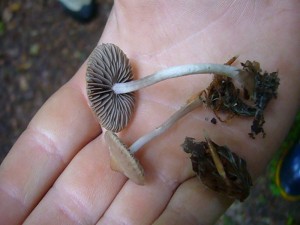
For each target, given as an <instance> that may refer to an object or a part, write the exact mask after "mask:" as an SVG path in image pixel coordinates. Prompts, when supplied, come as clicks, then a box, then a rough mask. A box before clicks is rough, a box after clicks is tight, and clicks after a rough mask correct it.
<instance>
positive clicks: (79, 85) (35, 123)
mask: <svg viewBox="0 0 300 225" xmlns="http://www.w3.org/2000/svg"><path fill="white" fill-rule="evenodd" d="M299 8H300V4H299V1H296V0H295V1H254V0H251V1H250V0H249V1H242V0H240V1H238V0H236V1H199V0H195V1H189V3H187V2H186V1H165V0H164V1H140V0H136V1H134V0H131V1H116V2H115V3H114V6H113V9H112V11H111V14H110V17H109V19H108V22H107V25H106V28H105V30H104V32H103V34H102V37H101V39H100V42H99V43H107V42H110V43H114V44H116V45H118V46H119V47H120V48H121V49H123V51H124V52H125V53H126V54H127V56H128V57H129V59H130V61H131V63H132V66H133V71H134V76H135V78H139V77H142V76H145V75H148V74H151V73H153V72H155V71H157V70H160V69H163V68H166V67H169V66H174V65H180V64H189V63H199V62H214V63H224V62H226V61H227V60H228V59H230V58H231V57H232V56H234V55H239V58H238V61H239V62H244V61H245V60H247V59H249V60H256V61H258V62H260V63H261V67H262V68H263V70H267V71H269V72H272V71H276V70H278V71H279V77H280V79H281V84H280V86H279V91H278V98H277V99H276V100H272V101H271V103H270V104H269V105H268V107H267V110H266V113H265V118H266V124H265V131H266V133H267V136H266V138H264V139H263V138H262V137H261V136H260V135H259V136H257V137H256V139H255V140H252V139H251V138H249V137H248V132H249V131H250V125H251V120H249V119H242V118H234V119H232V120H230V121H229V122H228V123H227V124H225V123H220V122H218V124H217V125H212V124H211V123H210V122H209V121H207V120H205V118H212V117H213V116H214V115H213V113H212V112H211V111H210V110H209V109H206V108H199V109H197V110H196V111H194V112H192V113H191V114H189V115H188V116H186V117H185V118H184V119H182V120H181V121H180V122H178V123H177V124H176V125H175V126H174V127H173V128H172V129H171V130H169V131H168V132H166V133H165V134H163V135H162V136H160V137H158V138H156V139H155V140H153V141H152V142H150V143H148V144H147V145H146V146H144V148H143V149H142V150H141V151H139V152H138V153H137V158H138V159H139V160H140V162H141V164H142V165H143V166H144V168H145V171H146V184H145V185H144V186H139V185H136V184H134V183H132V182H131V181H129V180H127V179H126V178H125V177H124V176H123V175H121V174H119V173H117V172H114V171H112V170H111V169H110V165H109V153H108V149H107V147H106V146H105V143H104V138H103V135H102V134H101V128H100V126H99V125H98V123H97V120H96V118H95V116H94V114H93V113H92V111H91V109H90V108H89V106H88V99H87V95H86V91H85V71H86V64H85V63H84V64H83V65H82V66H81V68H80V69H79V70H78V72H77V73H76V74H75V76H74V77H73V78H72V79H71V80H70V81H69V82H68V83H67V84H65V85H64V86H63V87H62V88H61V89H59V90H58V91H57V92H56V93H55V94H54V95H53V96H52V97H51V98H50V99H49V100H48V101H47V102H46V103H45V104H44V106H43V107H42V108H41V109H40V110H39V112H38V113H37V114H36V115H35V117H34V118H33V119H32V121H31V122H30V123H29V125H28V128H27V129H26V130H25V131H24V133H23V134H22V135H21V136H20V138H19V139H18V141H17V142H16V143H15V145H14V146H13V147H12V149H11V151H10V152H9V154H8V156H7V157H6V159H5V160H4V161H3V163H2V164H1V167H0V202H1V204H0V224H20V223H22V222H24V224H137V225H144V224H145V225H146V224H213V223H214V222H215V221H216V220H217V219H218V218H219V217H220V216H221V215H222V214H223V213H224V212H225V210H226V209H227V208H228V207H229V205H230V204H231V202H232V200H230V199H228V198H226V197H224V196H221V195H219V194H216V193H215V192H212V191H210V190H208V189H207V188H205V187H204V186H203V185H202V184H201V182H199V180H198V179H197V178H196V177H195V176H194V174H193V172H192V169H191V162H190V160H189V156H188V155H187V154H186V153H184V152H183V151H182V149H181V147H180V145H181V144H182V143H183V141H184V138H185V137H186V136H190V137H194V138H196V139H198V140H203V139H204V138H203V130H204V129H205V131H206V132H207V133H208V134H209V135H210V137H211V139H212V140H213V141H214V142H216V143H218V144H219V145H227V146H229V147H230V148H231V149H232V150H233V151H234V152H236V153H238V154H239V155H240V156H241V157H243V158H244V159H245V160H246V161H247V163H248V168H249V171H250V174H251V175H252V177H253V178H257V177H258V176H259V175H260V174H261V173H262V172H263V170H264V168H265V167H266V165H267V163H268V161H269V160H270V159H271V158H272V155H273V154H274V152H275V151H276V149H277V148H278V147H279V145H280V143H281V142H282V140H283V139H284V137H285V135H286V134H287V132H288V129H289V127H290V126H291V124H292V122H293V118H294V116H295V114H296V112H297V110H298V109H299V102H300V99H299V96H300V93H299V92H300V91H299V90H300V89H299V85H300V77H299V75H298V74H299V71H300V66H299V63H298V59H299V57H300V55H299V54H300V49H299V48H300V46H299V29H298V28H299V22H300V18H299V17H300V13H299ZM236 65H238V63H237V64H236ZM211 78H212V76H211V75H204V76H202V75H201V76H189V77H184V78H178V79H173V80H168V81H164V82H161V83H159V84H156V85H154V86H152V87H149V88H146V89H143V90H140V91H138V92H137V93H136V97H137V101H136V109H135V113H134V116H133V118H132V120H131V122H130V124H129V126H128V128H126V129H125V130H124V131H122V132H121V133H119V134H118V135H119V136H120V137H121V138H122V139H123V141H124V142H125V143H126V144H128V145H130V144H131V143H133V142H134V140H136V139H137V138H138V137H140V136H141V135H143V134H145V133H147V132H148V131H150V130H152V129H154V128H155V127H156V126H158V125H159V124H161V123H162V122H163V121H164V120H166V119H167V118H168V117H169V116H170V115H171V114H172V113H174V112H175V111H176V110H177V109H179V107H180V106H181V105H183V104H184V103H185V101H186V99H188V98H189V97H190V96H191V95H193V94H195V93H197V92H199V91H201V90H203V89H205V88H206V87H207V86H208V85H209V83H210V81H211Z"/></svg>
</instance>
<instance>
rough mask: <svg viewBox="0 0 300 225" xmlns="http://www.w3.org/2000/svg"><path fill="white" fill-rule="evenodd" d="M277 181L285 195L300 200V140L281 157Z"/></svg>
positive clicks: (293, 199) (290, 198)
mask: <svg viewBox="0 0 300 225" xmlns="http://www.w3.org/2000/svg"><path fill="white" fill-rule="evenodd" d="M276 181H277V184H278V186H279V188H280V191H281V194H282V195H283V197H285V198H286V199H287V200H292V201H295V200H300V141H298V143H296V145H295V146H293V148H291V149H289V150H288V151H286V153H285V154H284V155H283V157H282V158H281V159H280V161H279V164H278V167H277V175H276Z"/></svg>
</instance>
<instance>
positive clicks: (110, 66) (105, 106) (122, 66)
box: [86, 43, 241, 132]
mask: <svg viewBox="0 0 300 225" xmlns="http://www.w3.org/2000/svg"><path fill="white" fill-rule="evenodd" d="M240 71H241V70H240V69H238V68H236V67H233V66H229V65H222V64H211V63H210V64H188V65H181V66H174V67H169V68H167V69H163V70H161V71H158V72H156V73H154V74H151V75H149V76H146V77H143V78H141V79H139V80H133V75H132V69H131V65H130V63H129V60H128V58H127V57H126V55H125V54H124V53H123V51H122V50H121V49H120V48H119V47H117V46H116V45H114V44H110V43H108V44H101V45H98V46H97V47H96V48H95V49H94V50H93V52H92V53H91V55H90V57H89V59H88V63H87V74H86V82H87V94H88V98H89V101H90V106H91V108H92V109H93V111H94V112H95V114H96V115H97V118H98V120H99V122H100V124H101V125H102V127H104V128H106V129H107V130H111V131H112V132H119V131H121V130H122V129H123V128H124V127H125V126H126V125H127V124H128V122H129V119H130V117H131V114H132V112H133V107H134V96H133V93H132V92H134V91H136V90H139V89H141V88H145V87H147V86H150V85H153V84H155V83H158V82H160V81H163V80H166V79H170V78H176V77H180V76H185V75H191V74H207V73H214V74H220V75H226V76H229V77H231V78H234V79H237V80H239V78H240V77H239V75H240Z"/></svg>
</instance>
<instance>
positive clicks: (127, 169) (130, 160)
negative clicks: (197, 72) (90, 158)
mask: <svg viewBox="0 0 300 225" xmlns="http://www.w3.org/2000/svg"><path fill="white" fill-rule="evenodd" d="M201 93H202V92H201ZM201 93H200V94H198V95H197V96H194V97H192V98H191V99H190V100H188V102H187V103H186V104H185V105H184V106H183V107H181V108H180V109H179V110H178V111H176V112H175V113H174V114H173V115H172V116H171V117H170V118H168V119H167V120H166V121H165V122H164V123H163V124H161V125H160V126H159V127H157V128H156V129H154V130H152V131H150V132H149V133H147V134H145V135H144V136H142V137H140V138H139V139H138V140H136V141H135V142H134V143H133V144H132V145H131V146H130V147H129V148H128V147H126V145H125V144H124V143H123V142H122V141H121V140H120V139H119V138H118V136H117V135H116V134H115V133H113V132H112V131H109V130H107V131H106V132H105V135H104V138H105V141H106V144H107V145H108V148H109V152H110V158H111V163H110V164H111V168H112V169H113V170H115V171H119V172H121V173H123V174H124V175H125V176H127V177H128V178H129V179H130V180H132V181H133V182H135V183H136V184H139V185H143V184H144V182H145V177H144V169H143V167H142V166H141V165H140V163H139V161H138V160H137V159H136V158H135V157H134V154H135V153H136V152H137V151H139V150H140V149H141V148H142V146H144V145H145V144H146V143H148V142H150V141H151V140H152V139H154V138H155V137H157V136H159V135H161V134H162V133H164V132H165V131H167V130H168V129H169V128H170V127H171V126H173V125H174V124H175V123H176V122H177V121H178V120H180V119H181V118H182V117H184V116H185V115H186V114H188V113H189V112H191V111H193V110H194V109H196V108H197V107H199V106H200V105H202V103H203V100H202V98H201Z"/></svg>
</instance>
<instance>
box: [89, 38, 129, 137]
mask: <svg viewBox="0 0 300 225" xmlns="http://www.w3.org/2000/svg"><path fill="white" fill-rule="evenodd" d="M132 79H133V75H132V69H131V66H130V64H129V60H128V58H127V56H126V55H125V54H124V53H123V52H122V50H121V49H120V48H119V47H117V46H116V45H114V44H101V45H98V46H97V47H96V48H95V49H94V50H93V52H92V53H91V55H90V57H89V59H88V63H87V73H86V82H87V94H88V98H89V100H90V106H91V108H92V109H93V111H94V112H95V114H96V115H97V118H98V120H99V122H100V124H101V126H102V127H104V128H105V129H107V130H111V131H113V132H119V131H120V130H122V129H123V128H124V127H125V126H126V125H127V124H128V122H129V119H130V117H131V114H132V112H133V107H134V96H133V93H126V94H116V93H115V92H114V91H113V90H112V87H113V85H114V84H115V83H125V82H128V81H131V80H132Z"/></svg>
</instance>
